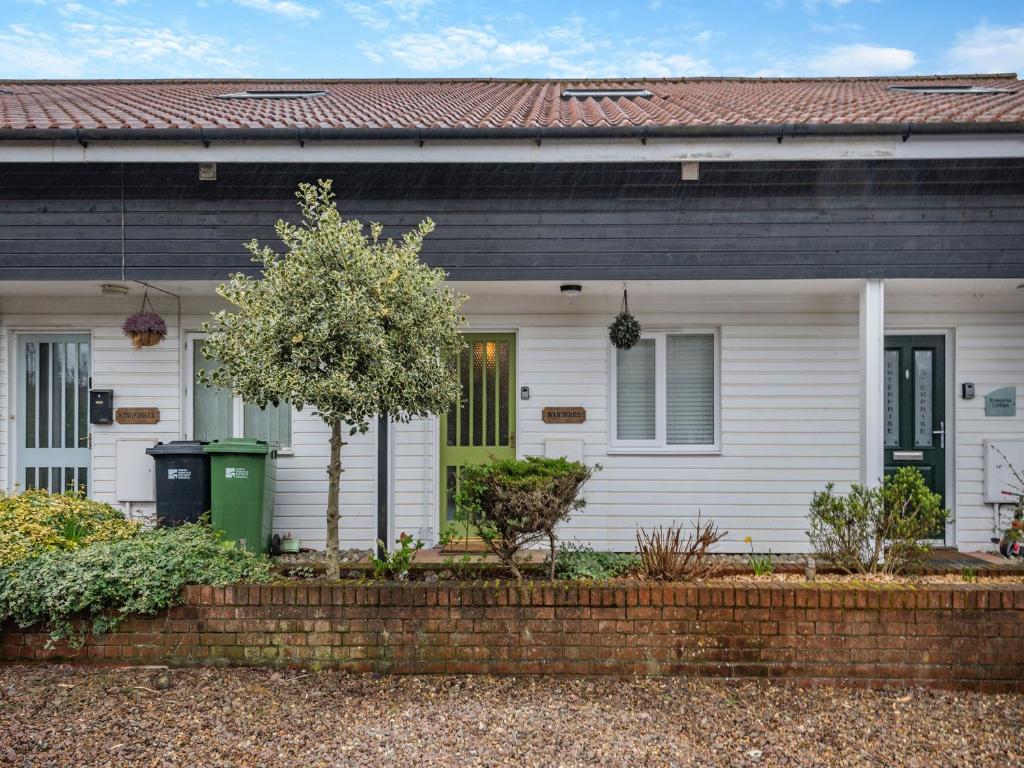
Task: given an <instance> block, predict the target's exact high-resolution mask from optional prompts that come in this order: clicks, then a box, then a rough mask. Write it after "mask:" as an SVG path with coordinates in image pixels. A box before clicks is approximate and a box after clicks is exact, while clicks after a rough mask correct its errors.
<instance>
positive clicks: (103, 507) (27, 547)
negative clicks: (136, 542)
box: [0, 490, 140, 567]
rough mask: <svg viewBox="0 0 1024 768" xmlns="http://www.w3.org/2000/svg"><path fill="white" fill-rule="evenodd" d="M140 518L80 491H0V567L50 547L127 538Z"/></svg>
mask: <svg viewBox="0 0 1024 768" xmlns="http://www.w3.org/2000/svg"><path fill="white" fill-rule="evenodd" d="M139 527H140V526H139V523H136V522H132V521H130V520H125V519H124V515H122V514H121V513H120V512H118V511H117V510H116V509H114V508H113V507H112V506H110V505H109V504H103V503H102V502H99V501H93V500H91V499H87V498H85V496H84V495H83V494H81V493H50V492H49V491H45V490H27V491H23V492H22V493H19V494H15V495H12V496H9V495H7V494H6V493H0V567H3V566H6V565H11V564H13V563H17V562H19V561H21V560H26V559H28V558H31V557H35V556H37V555H41V554H43V553H44V552H50V551H53V550H64V551H66V550H72V549H77V548H79V547H83V546H86V545H88V544H92V543H94V542H97V541H111V540H117V539H130V538H131V537H133V536H135V535H136V534H137V533H138V532H139Z"/></svg>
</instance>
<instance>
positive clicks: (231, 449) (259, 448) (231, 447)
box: [203, 437, 270, 453]
mask: <svg viewBox="0 0 1024 768" xmlns="http://www.w3.org/2000/svg"><path fill="white" fill-rule="evenodd" d="M203 450H204V451H206V452H207V453H268V452H269V451H270V446H269V445H267V442H266V440H251V439H249V438H246V437H229V438H227V439H226V440H215V441H213V442H212V443H206V444H205V445H204V446H203Z"/></svg>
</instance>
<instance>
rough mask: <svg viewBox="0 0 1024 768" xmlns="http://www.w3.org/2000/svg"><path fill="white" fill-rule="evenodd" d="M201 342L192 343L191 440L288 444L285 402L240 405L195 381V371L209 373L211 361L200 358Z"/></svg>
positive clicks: (289, 411)
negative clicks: (244, 439)
mask: <svg viewBox="0 0 1024 768" xmlns="http://www.w3.org/2000/svg"><path fill="white" fill-rule="evenodd" d="M202 346H203V339H202V337H196V338H194V339H193V340H192V413H191V417H192V421H191V423H192V439H193V440H203V441H207V442H210V441H213V440H223V439H225V438H228V437H248V438H253V439H256V440H265V441H266V442H268V443H270V444H271V445H274V446H277V447H278V448H282V449H285V450H287V449H289V448H291V444H292V407H291V405H289V404H288V403H281V404H280V405H276V406H275V405H271V404H269V403H268V404H267V406H266V407H265V408H260V407H259V406H257V405H252V404H251V403H246V402H243V401H242V399H241V398H239V397H234V396H232V394H231V393H230V392H229V391H228V390H226V389H221V388H220V387H208V386H206V385H205V384H200V383H199V381H198V377H199V371H200V370H207V371H212V370H214V369H215V368H216V367H217V362H216V361H215V360H207V359H206V358H205V357H203V350H202Z"/></svg>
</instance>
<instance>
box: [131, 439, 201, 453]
mask: <svg viewBox="0 0 1024 768" xmlns="http://www.w3.org/2000/svg"><path fill="white" fill-rule="evenodd" d="M204 445H206V443H204V442H200V441H199V440H171V442H169V443H157V444H156V445H154V446H153V447H152V448H147V449H146V453H148V454H149V455H150V456H195V455H197V454H198V455H200V456H201V455H202V454H203V446H204Z"/></svg>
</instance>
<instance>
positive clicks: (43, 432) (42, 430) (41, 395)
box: [37, 342, 50, 488]
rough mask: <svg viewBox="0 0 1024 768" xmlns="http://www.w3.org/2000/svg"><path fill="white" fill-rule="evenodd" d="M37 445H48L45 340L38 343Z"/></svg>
mask: <svg viewBox="0 0 1024 768" xmlns="http://www.w3.org/2000/svg"><path fill="white" fill-rule="evenodd" d="M37 397H38V403H39V406H38V407H39V447H40V448H49V447H50V418H49V416H50V401H49V397H50V345H49V344H48V343H46V342H42V343H40V344H39V390H38V394H37ZM40 487H42V488H45V487H46V485H45V483H42V482H41V481H40Z"/></svg>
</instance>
